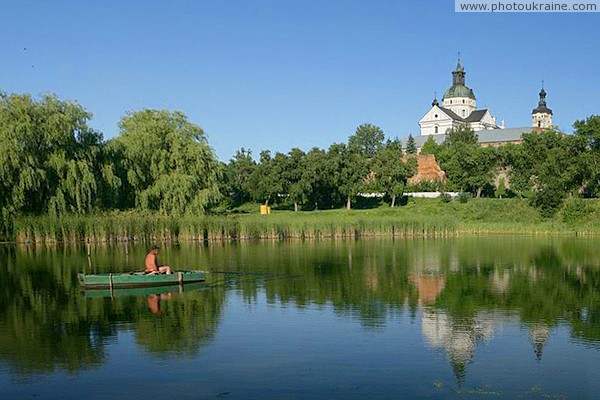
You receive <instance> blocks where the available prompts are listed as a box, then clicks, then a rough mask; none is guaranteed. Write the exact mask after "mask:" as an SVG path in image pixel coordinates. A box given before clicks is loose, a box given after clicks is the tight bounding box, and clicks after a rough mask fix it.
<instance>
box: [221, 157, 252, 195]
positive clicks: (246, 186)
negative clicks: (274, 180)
mask: <svg viewBox="0 0 600 400" xmlns="http://www.w3.org/2000/svg"><path fill="white" fill-rule="evenodd" d="M255 169H256V162H255V161H254V160H253V159H252V152H251V151H250V150H246V149H244V148H243V147H242V148H241V149H240V150H237V151H236V152H235V155H234V156H233V158H232V159H231V160H229V164H227V165H226V166H225V191H224V194H225V195H227V196H228V197H229V198H230V199H231V201H232V202H233V204H234V205H239V204H242V203H244V202H247V201H249V200H250V198H251V195H250V193H251V191H252V181H251V177H252V173H253V172H254V170H255Z"/></svg>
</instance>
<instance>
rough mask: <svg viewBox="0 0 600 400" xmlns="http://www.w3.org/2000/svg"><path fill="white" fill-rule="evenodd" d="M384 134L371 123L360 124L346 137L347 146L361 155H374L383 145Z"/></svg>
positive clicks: (369, 156) (367, 156) (368, 156)
mask: <svg viewBox="0 0 600 400" xmlns="http://www.w3.org/2000/svg"><path fill="white" fill-rule="evenodd" d="M384 138H385V135H384V133H383V131H382V130H381V128H379V127H378V126H375V125H371V124H362V125H360V126H359V127H358V128H356V132H355V133H354V134H353V135H351V136H350V137H349V138H348V148H349V149H350V150H351V151H352V152H356V153H359V154H361V155H362V156H363V157H366V158H371V157H374V156H375V153H377V150H379V149H380V148H381V147H382V146H383V140H384Z"/></svg>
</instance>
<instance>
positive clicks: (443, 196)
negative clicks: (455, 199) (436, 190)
mask: <svg viewBox="0 0 600 400" xmlns="http://www.w3.org/2000/svg"><path fill="white" fill-rule="evenodd" d="M440 200H441V201H442V203H450V201H451V200H452V196H450V195H449V194H448V193H441V194H440Z"/></svg>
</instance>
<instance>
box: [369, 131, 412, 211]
mask: <svg viewBox="0 0 600 400" xmlns="http://www.w3.org/2000/svg"><path fill="white" fill-rule="evenodd" d="M415 161H416V160H415V158H414V157H407V158H406V159H405V157H404V156H403V153H402V144H401V143H400V141H399V140H398V139H395V140H393V141H388V142H387V143H386V145H385V146H384V147H382V148H381V149H380V150H379V151H378V152H377V154H376V156H375V162H374V164H373V172H374V173H375V180H376V181H377V182H378V184H379V185H378V186H379V188H381V190H384V191H385V193H386V194H388V195H389V196H390V197H391V199H392V200H391V206H392V207H394V206H395V205H396V198H397V197H398V196H401V195H402V193H403V192H404V187H405V186H406V182H407V181H408V178H410V177H411V176H413V175H414V173H415V172H416V162H415Z"/></svg>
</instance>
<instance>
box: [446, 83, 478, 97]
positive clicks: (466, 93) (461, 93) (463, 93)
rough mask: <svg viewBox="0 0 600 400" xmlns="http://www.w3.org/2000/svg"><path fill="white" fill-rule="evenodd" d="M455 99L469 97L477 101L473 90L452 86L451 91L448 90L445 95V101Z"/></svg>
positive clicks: (463, 86)
mask: <svg viewBox="0 0 600 400" xmlns="http://www.w3.org/2000/svg"><path fill="white" fill-rule="evenodd" d="M453 97H468V98H470V99H473V100H475V93H473V89H469V88H468V87H466V86H465V85H452V86H450V89H448V90H446V93H444V99H450V98H453Z"/></svg>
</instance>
